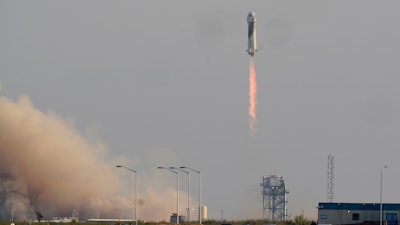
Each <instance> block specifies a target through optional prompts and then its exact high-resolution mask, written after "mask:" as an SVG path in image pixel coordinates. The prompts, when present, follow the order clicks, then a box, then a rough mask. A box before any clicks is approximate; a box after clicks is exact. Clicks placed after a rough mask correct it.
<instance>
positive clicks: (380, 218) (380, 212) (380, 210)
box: [379, 166, 387, 225]
mask: <svg viewBox="0 0 400 225" xmlns="http://www.w3.org/2000/svg"><path fill="white" fill-rule="evenodd" d="M386 168H387V166H384V167H383V168H382V169H381V193H380V209H379V225H382V183H383V182H382V181H383V170H384V169H386Z"/></svg>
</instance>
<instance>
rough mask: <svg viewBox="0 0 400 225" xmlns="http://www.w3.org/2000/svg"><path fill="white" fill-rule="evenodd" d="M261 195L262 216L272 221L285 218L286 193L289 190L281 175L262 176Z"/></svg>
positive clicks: (286, 213) (286, 211) (286, 212)
mask: <svg viewBox="0 0 400 225" xmlns="http://www.w3.org/2000/svg"><path fill="white" fill-rule="evenodd" d="M261 187H262V196H263V218H267V219H270V220H272V221H282V220H287V215H288V210H287V203H288V198H287V196H288V194H289V190H288V188H287V187H286V186H285V181H284V180H283V177H282V176H278V175H270V176H268V177H266V176H264V177H263V180H262V183H261Z"/></svg>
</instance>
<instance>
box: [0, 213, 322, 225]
mask: <svg viewBox="0 0 400 225" xmlns="http://www.w3.org/2000/svg"><path fill="white" fill-rule="evenodd" d="M14 224H15V225H134V224H130V223H112V222H75V223H72V222H71V223H54V222H41V223H37V222H36V223H29V222H14ZM181 224H182V225H199V224H198V223H196V222H192V223H181ZM203 224H204V225H272V224H275V225H316V224H315V223H314V221H312V220H309V219H307V218H305V217H304V216H303V215H300V216H295V217H294V219H293V220H287V221H276V222H272V221H266V220H238V221H226V220H224V221H222V222H221V221H220V220H206V221H204V222H203ZM0 225H11V222H5V221H3V222H0ZM138 225H173V224H171V223H169V222H165V221H164V222H143V221H139V223H138Z"/></svg>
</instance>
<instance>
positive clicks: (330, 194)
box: [327, 155, 335, 202]
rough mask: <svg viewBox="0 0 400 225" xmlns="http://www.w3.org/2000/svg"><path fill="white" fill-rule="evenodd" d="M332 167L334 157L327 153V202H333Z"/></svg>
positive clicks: (333, 165) (333, 167)
mask: <svg viewBox="0 0 400 225" xmlns="http://www.w3.org/2000/svg"><path fill="white" fill-rule="evenodd" d="M334 169H335V164H334V157H333V155H329V156H328V185H327V188H328V190H327V193H328V197H327V201H328V202H333V196H334V192H333V187H334V182H333V179H334V177H335V174H334Z"/></svg>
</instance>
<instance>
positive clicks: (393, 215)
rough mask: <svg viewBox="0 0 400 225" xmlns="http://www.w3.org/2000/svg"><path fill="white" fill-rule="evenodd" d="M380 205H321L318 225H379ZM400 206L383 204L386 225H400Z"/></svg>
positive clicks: (319, 206) (383, 219)
mask: <svg viewBox="0 0 400 225" xmlns="http://www.w3.org/2000/svg"><path fill="white" fill-rule="evenodd" d="M379 212H380V204H376V203H319V205H318V224H332V225H358V224H359V225H379V222H380V216H379ZM399 213H400V204H383V210H382V215H383V218H382V221H383V224H384V225H399V222H398V217H399Z"/></svg>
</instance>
